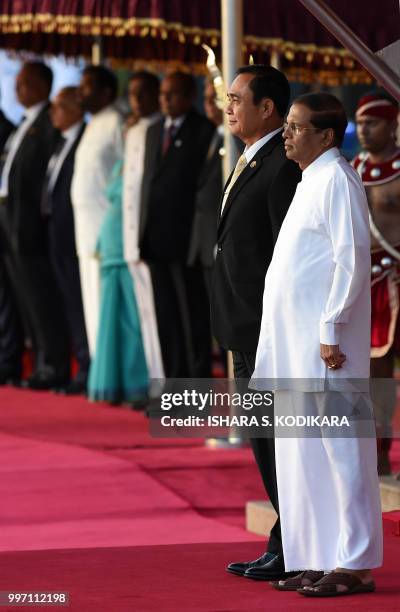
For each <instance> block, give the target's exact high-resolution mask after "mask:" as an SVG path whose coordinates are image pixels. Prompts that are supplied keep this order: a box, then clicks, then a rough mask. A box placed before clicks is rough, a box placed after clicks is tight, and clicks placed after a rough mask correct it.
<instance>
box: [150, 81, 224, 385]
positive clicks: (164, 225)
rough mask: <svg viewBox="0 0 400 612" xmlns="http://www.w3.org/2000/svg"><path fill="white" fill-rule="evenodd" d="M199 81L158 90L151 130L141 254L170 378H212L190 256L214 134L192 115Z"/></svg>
mask: <svg viewBox="0 0 400 612" xmlns="http://www.w3.org/2000/svg"><path fill="white" fill-rule="evenodd" d="M195 95H196V87H195V81H194V79H193V77H192V76H191V75H189V74H186V73H183V72H175V73H173V74H170V75H168V76H166V77H165V78H164V80H163V82H162V83H161V89H160V106H161V112H162V113H163V115H164V117H163V119H161V120H160V121H157V122H156V123H155V124H154V125H152V126H150V127H149V129H148V131H147V139H146V154H145V160H144V180H143V187H142V205H141V224H140V225H141V227H140V232H139V233H140V249H141V257H142V258H143V259H144V260H145V261H146V262H147V263H148V264H149V266H150V269H151V274H152V280H153V287H154V295H155V302H156V310H157V321H158V329H159V335H160V342H161V349H162V355H163V361H164V367H165V374H166V376H167V377H170V378H188V377H197V378H199V377H206V378H208V377H209V376H210V374H211V331H210V322H209V309H208V298H207V290H206V287H205V283H204V279H203V272H202V270H201V268H199V267H192V268H189V267H188V266H187V257H188V249H189V240H190V234H191V230H192V225H193V216H194V206H195V197H196V189H197V182H198V178H199V174H200V172H201V170H202V167H203V165H204V163H205V160H206V156H207V151H208V148H209V145H210V141H211V138H212V135H213V132H214V129H215V128H214V126H213V124H212V123H211V122H210V121H209V120H208V119H206V117H203V116H202V115H200V114H199V113H198V112H197V111H196V110H195V108H194V106H193V105H194V99H195Z"/></svg>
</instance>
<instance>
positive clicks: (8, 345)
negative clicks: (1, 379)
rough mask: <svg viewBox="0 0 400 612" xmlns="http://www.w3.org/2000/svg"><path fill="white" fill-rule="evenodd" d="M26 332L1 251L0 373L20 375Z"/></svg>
mask: <svg viewBox="0 0 400 612" xmlns="http://www.w3.org/2000/svg"><path fill="white" fill-rule="evenodd" d="M23 351H24V332H23V327H22V323H21V320H20V317H19V314H18V310H17V306H16V303H15V299H14V295H13V292H12V289H11V284H10V280H9V278H8V275H7V269H6V265H5V261H4V257H3V255H2V254H1V253H0V373H2V374H6V375H11V376H15V377H17V378H18V377H19V376H20V375H21V369H22V355H23Z"/></svg>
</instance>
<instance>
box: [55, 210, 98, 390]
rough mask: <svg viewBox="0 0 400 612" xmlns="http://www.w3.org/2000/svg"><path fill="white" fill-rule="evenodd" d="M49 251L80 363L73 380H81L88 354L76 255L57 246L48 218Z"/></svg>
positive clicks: (85, 372)
mask: <svg viewBox="0 0 400 612" xmlns="http://www.w3.org/2000/svg"><path fill="white" fill-rule="evenodd" d="M49 251H50V261H51V264H52V267H53V272H54V277H55V280H56V283H57V287H58V290H59V292H60V295H61V299H62V302H63V306H64V313H65V318H66V321H67V325H68V332H69V339H70V344H71V348H72V350H73V352H74V355H75V357H76V360H77V362H78V366H79V369H78V373H77V375H76V380H77V381H80V382H82V383H84V382H86V379H87V376H88V371H89V365H90V356H89V347H88V341H87V335H86V326H85V317H84V314H83V302H82V292H81V281H80V275H79V263H78V257H77V256H76V255H74V253H72V252H68V251H66V250H64V251H63V250H61V249H60V245H59V241H58V240H57V235H56V234H55V233H54V231H53V228H52V225H51V221H49Z"/></svg>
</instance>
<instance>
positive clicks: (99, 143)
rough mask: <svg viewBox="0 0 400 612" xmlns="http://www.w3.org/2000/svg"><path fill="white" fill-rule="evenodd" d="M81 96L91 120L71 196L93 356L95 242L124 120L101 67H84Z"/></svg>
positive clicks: (114, 89) (111, 82) (96, 284)
mask: <svg viewBox="0 0 400 612" xmlns="http://www.w3.org/2000/svg"><path fill="white" fill-rule="evenodd" d="M79 93H80V100H81V103H82V106H83V108H84V110H85V111H86V112H88V113H90V114H91V115H92V117H91V120H90V122H89V124H88V126H87V128H86V130H85V132H84V134H83V136H82V139H81V141H80V143H79V146H78V149H77V152H76V157H75V168H74V176H73V179H72V187H71V196H72V205H73V210H74V219H75V233H76V247H77V252H78V257H79V270H80V276H81V285H82V298H83V307H84V312H85V323H86V332H87V337H88V343H89V350H90V354H91V356H93V354H94V352H95V346H96V334H97V326H98V316H99V299H100V284H99V283H100V279H99V262H98V259H97V258H96V243H97V238H98V234H99V231H100V226H101V223H102V221H103V217H104V214H105V212H106V210H107V208H108V207H109V202H108V200H107V198H106V195H105V189H106V185H107V182H108V179H109V177H110V173H111V170H112V168H113V166H114V164H115V162H116V161H117V160H118V159H121V157H122V153H123V144H122V118H121V116H120V114H119V113H118V111H117V110H116V109H115V108H114V106H113V103H114V101H115V98H116V96H117V80H116V78H115V75H114V74H113V73H112V72H111V71H110V70H108V69H107V68H105V67H104V66H87V67H86V68H85V70H84V71H83V75H82V80H81V83H80V86H79Z"/></svg>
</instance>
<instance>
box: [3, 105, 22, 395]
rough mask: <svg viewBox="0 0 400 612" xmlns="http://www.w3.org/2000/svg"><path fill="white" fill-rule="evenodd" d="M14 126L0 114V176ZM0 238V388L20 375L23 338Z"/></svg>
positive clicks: (17, 378)
mask: <svg viewBox="0 0 400 612" xmlns="http://www.w3.org/2000/svg"><path fill="white" fill-rule="evenodd" d="M13 130H15V126H14V124H13V123H11V121H9V120H8V119H7V117H6V116H5V115H4V113H3V111H1V110H0V172H1V170H2V168H3V165H4V162H5V160H6V157H7V151H6V143H7V141H8V139H9V137H10V135H11V133H12V132H13ZM3 251H4V245H3V244H2V240H1V237H0V385H4V384H6V383H7V382H8V381H9V380H10V379H11V380H14V381H17V380H19V378H20V375H21V361H22V352H23V348H24V334H23V330H22V326H21V323H20V320H19V317H18V312H17V309H16V306H15V301H14V298H13V295H12V289H11V284H10V281H9V279H8V276H7V269H6V266H5V262H4V258H3Z"/></svg>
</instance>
